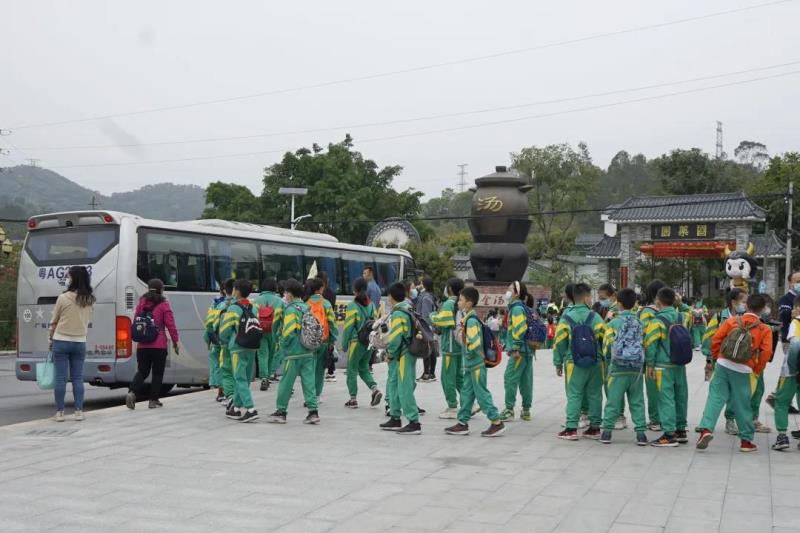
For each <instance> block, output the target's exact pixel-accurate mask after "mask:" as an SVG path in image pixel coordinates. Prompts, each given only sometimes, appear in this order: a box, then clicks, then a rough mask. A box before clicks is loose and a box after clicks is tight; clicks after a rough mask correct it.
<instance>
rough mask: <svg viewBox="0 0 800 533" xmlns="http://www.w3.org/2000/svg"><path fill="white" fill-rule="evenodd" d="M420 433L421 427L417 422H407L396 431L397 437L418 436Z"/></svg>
mask: <svg viewBox="0 0 800 533" xmlns="http://www.w3.org/2000/svg"><path fill="white" fill-rule="evenodd" d="M421 433H422V425H420V423H419V422H409V423H408V424H406V425H405V426H403V427H402V428H401V429H398V430H397V434H398V435H420V434H421Z"/></svg>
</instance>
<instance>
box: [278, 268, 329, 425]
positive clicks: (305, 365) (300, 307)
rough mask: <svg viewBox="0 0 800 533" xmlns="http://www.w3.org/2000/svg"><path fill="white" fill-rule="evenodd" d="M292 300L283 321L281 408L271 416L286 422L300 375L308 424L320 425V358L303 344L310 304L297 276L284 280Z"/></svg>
mask: <svg viewBox="0 0 800 533" xmlns="http://www.w3.org/2000/svg"><path fill="white" fill-rule="evenodd" d="M284 289H285V291H286V294H287V295H288V297H289V298H288V299H289V303H287V304H286V306H285V307H284V308H283V324H282V325H281V341H280V345H281V350H283V357H284V359H283V377H282V378H281V381H280V385H278V398H277V401H276V403H277V409H276V411H275V412H274V413H272V414H271V415H270V417H269V421H270V422H272V423H274V424H285V423H286V413H287V411H288V409H289V399H290V398H291V397H292V388H293V387H294V382H295V380H296V379H297V377H298V376H300V383H301V384H302V387H303V398H304V399H305V402H306V407H307V408H308V416H307V417H306V419H305V420H303V423H304V424H319V412H318V411H317V389H316V383H315V381H314V380H315V375H316V370H315V369H316V360H315V359H314V353H313V351H312V350H309V349H308V348H306V347H305V346H303V344H302V342H301V341H300V339H301V331H302V330H301V328H302V324H303V314H305V313H306V312H308V305H306V304H305V303H303V295H304V293H305V290H304V289H303V286H302V285H301V284H300V282H299V281H297V280H296V279H288V280H286V282H285V283H284Z"/></svg>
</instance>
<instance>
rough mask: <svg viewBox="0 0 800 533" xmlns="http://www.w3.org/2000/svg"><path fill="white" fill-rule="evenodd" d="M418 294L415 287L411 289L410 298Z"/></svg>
mask: <svg viewBox="0 0 800 533" xmlns="http://www.w3.org/2000/svg"><path fill="white" fill-rule="evenodd" d="M418 295H419V292H418V291H417V289H411V299H412V300H413V299H415V298H416V297H417V296H418Z"/></svg>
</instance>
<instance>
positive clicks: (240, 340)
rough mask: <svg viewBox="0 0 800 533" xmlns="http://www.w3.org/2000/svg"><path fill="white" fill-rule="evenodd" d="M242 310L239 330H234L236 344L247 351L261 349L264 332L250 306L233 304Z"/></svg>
mask: <svg viewBox="0 0 800 533" xmlns="http://www.w3.org/2000/svg"><path fill="white" fill-rule="evenodd" d="M235 305H237V306H239V308H241V310H242V316H241V317H239V328H238V329H237V330H236V344H237V345H239V346H241V347H242V348H245V349H247V350H257V349H259V348H260V347H261V337H263V336H264V330H262V329H261V322H259V320H258V317H257V316H256V315H255V314H253V306H252V305H242V304H240V303H237V304H235Z"/></svg>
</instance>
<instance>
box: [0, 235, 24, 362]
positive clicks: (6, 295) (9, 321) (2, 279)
mask: <svg viewBox="0 0 800 533" xmlns="http://www.w3.org/2000/svg"><path fill="white" fill-rule="evenodd" d="M20 252H21V246H18V245H15V246H14V250H13V251H12V252H11V255H10V256H8V257H5V256H0V317H2V318H0V349H3V350H11V349H13V348H15V338H16V334H17V323H16V316H17V267H18V265H19V255H20Z"/></svg>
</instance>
